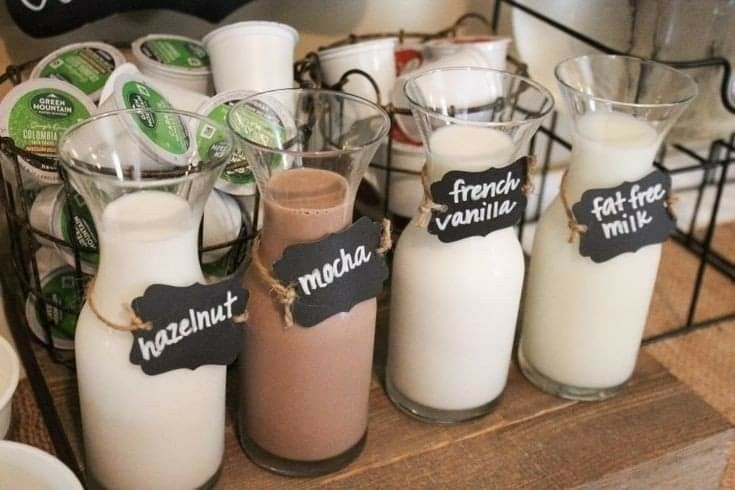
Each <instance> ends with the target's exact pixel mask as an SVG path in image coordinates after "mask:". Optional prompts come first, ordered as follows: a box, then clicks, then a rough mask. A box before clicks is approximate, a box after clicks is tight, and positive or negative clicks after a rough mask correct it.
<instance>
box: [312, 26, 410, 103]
mask: <svg viewBox="0 0 735 490" xmlns="http://www.w3.org/2000/svg"><path fill="white" fill-rule="evenodd" d="M397 42H398V40H397V39H396V38H387V39H377V40H372V41H364V42H361V43H356V44H348V45H346V46H339V47H336V48H330V49H325V50H323V51H319V65H320V66H321V69H322V71H323V73H324V78H325V81H326V82H327V83H328V84H330V85H334V84H335V83H337V82H338V81H339V79H340V78H341V77H342V75H343V74H344V73H346V72H347V71H349V70H352V69H357V70H362V71H364V72H365V73H367V74H368V75H370V77H371V78H372V79H373V81H374V82H375V83H376V85H377V86H378V89H379V90H380V100H378V98H377V97H376V94H375V89H374V88H373V86H372V84H371V83H370V81H369V80H368V79H366V78H365V77H364V76H362V75H359V74H354V75H351V76H350V77H349V81H348V82H347V83H346V84H345V85H344V86H343V90H344V91H345V92H347V93H350V94H354V95H358V96H360V97H363V98H365V99H368V100H370V101H372V102H377V103H378V104H380V105H387V104H388V103H389V102H390V101H391V95H392V92H393V86H394V84H395V83H396V60H395V49H396V44H397Z"/></svg>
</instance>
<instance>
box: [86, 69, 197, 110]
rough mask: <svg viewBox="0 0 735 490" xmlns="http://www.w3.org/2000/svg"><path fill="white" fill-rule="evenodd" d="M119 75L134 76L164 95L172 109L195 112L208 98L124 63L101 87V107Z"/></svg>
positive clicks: (112, 89)
mask: <svg viewBox="0 0 735 490" xmlns="http://www.w3.org/2000/svg"><path fill="white" fill-rule="evenodd" d="M121 76H129V77H132V78H135V79H136V80H139V81H141V82H142V83H145V84H146V85H149V86H151V87H153V88H155V89H156V90H157V91H158V92H160V93H161V94H163V95H164V96H165V97H166V100H168V101H169V102H170V103H171V105H172V106H173V108H174V109H180V110H182V111H189V112H196V110H197V108H198V107H199V106H201V105H202V104H203V103H204V102H206V101H207V100H208V97H207V96H206V95H204V94H202V93H200V92H194V91H193V90H187V89H185V88H182V87H180V86H178V85H175V84H173V83H170V82H166V81H164V80H161V79H158V78H153V77H149V76H147V75H144V74H143V73H141V72H140V70H138V67H136V66H135V65H134V64H132V63H125V64H124V65H121V66H120V67H119V68H118V69H117V70H115V72H114V73H113V74H112V75H111V76H110V78H109V80H108V81H107V84H106V85H105V87H104V88H103V89H102V94H101V95H100V106H101V107H102V106H104V104H105V103H106V102H107V100H108V99H109V97H110V95H111V94H112V93H113V91H114V87H115V80H116V79H117V78H118V77H121Z"/></svg>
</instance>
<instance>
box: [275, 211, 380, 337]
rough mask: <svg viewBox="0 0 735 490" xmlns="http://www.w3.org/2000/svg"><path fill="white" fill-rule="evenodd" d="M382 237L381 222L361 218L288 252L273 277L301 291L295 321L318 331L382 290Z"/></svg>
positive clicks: (293, 246) (295, 309)
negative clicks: (346, 226) (335, 316)
mask: <svg viewBox="0 0 735 490" xmlns="http://www.w3.org/2000/svg"><path fill="white" fill-rule="evenodd" d="M380 234H381V228H380V226H379V225H378V224H376V223H374V222H372V221H371V220H370V219H368V218H366V217H362V218H360V219H359V220H357V221H356V222H355V223H354V224H353V225H351V226H349V227H348V228H346V229H345V230H344V231H341V232H339V233H334V234H332V235H329V236H328V237H326V238H324V239H322V240H320V241H318V242H314V243H304V244H298V245H291V246H290V247H287V248H286V250H285V251H284V252H283V256H282V257H281V258H280V259H279V260H278V261H277V262H276V263H275V264H274V265H273V273H274V275H275V277H276V278H277V279H279V280H280V281H281V282H283V283H285V284H291V285H293V287H294V288H295V289H296V295H297V298H296V302H295V303H294V304H293V315H294V320H295V321H296V323H298V324H300V325H301V326H303V327H313V326H314V325H316V324H318V323H320V322H322V321H324V320H326V319H327V318H329V317H331V316H333V315H336V314H337V313H340V312H347V311H350V310H351V309H352V307H353V306H355V305H356V304H358V303H361V302H363V301H365V300H367V299H370V298H374V297H376V296H377V295H378V294H379V293H380V292H381V291H382V289H383V282H384V281H385V280H386V279H387V278H388V266H387V265H386V263H385V259H384V258H383V256H382V255H380V254H378V253H377V252H376V248H377V247H378V243H379V242H380Z"/></svg>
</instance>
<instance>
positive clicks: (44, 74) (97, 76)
mask: <svg viewBox="0 0 735 490" xmlns="http://www.w3.org/2000/svg"><path fill="white" fill-rule="evenodd" d="M114 69H115V58H114V56H113V55H112V54H111V53H108V52H107V51H105V50H104V49H99V48H94V47H82V48H78V49H70V50H69V51H65V52H63V53H61V54H59V55H58V56H57V57H56V58H54V59H52V60H51V61H49V62H48V63H47V64H46V66H44V67H43V69H42V70H41V72H40V74H39V76H40V77H41V78H56V79H57V80H63V81H65V82H68V83H70V84H72V85H74V86H75V87H77V88H78V89H79V90H81V91H82V92H84V93H85V94H87V95H91V94H94V93H95V92H97V91H98V90H101V89H102V87H103V86H104V85H105V82H106V81H107V79H108V78H109V77H110V74H111V73H112V71H113V70H114Z"/></svg>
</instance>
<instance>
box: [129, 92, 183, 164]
mask: <svg viewBox="0 0 735 490" xmlns="http://www.w3.org/2000/svg"><path fill="white" fill-rule="evenodd" d="M122 96H123V101H124V104H125V108H126V109H140V110H141V112H140V113H137V114H135V115H133V116H131V117H133V118H134V119H135V121H136V123H137V125H138V128H139V129H140V130H141V131H142V132H143V134H144V135H145V137H146V138H147V139H148V140H149V141H150V142H152V143H153V144H155V145H156V146H158V147H159V148H161V149H162V150H164V151H167V152H169V153H173V154H174V155H183V154H185V153H186V152H187V151H188V150H189V145H190V141H189V134H188V132H187V131H186V127H185V126H184V123H183V121H182V120H181V118H180V117H179V116H178V115H176V114H174V113H162V112H155V111H160V110H171V109H172V106H171V104H170V103H169V102H168V100H166V99H165V98H164V97H163V95H161V94H160V93H159V92H158V91H156V90H155V89H153V88H152V87H150V86H149V85H146V84H144V83H140V82H136V81H128V82H125V84H124V85H123V87H122Z"/></svg>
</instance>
